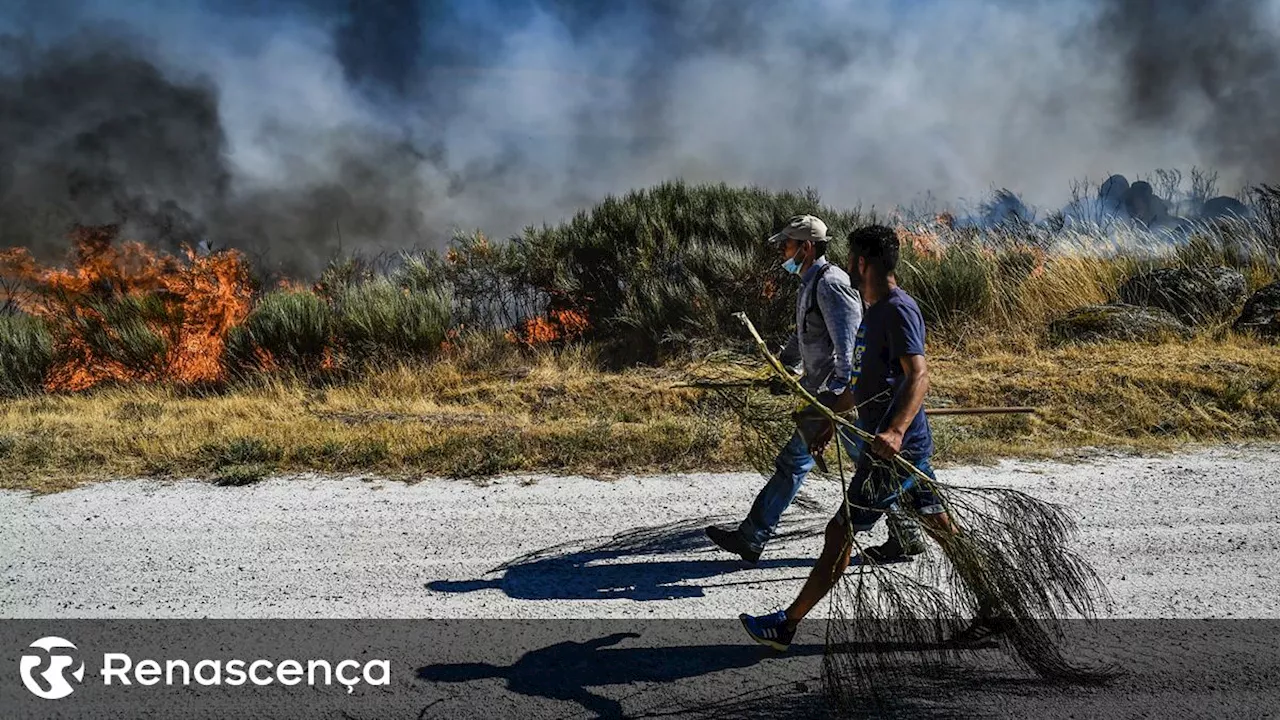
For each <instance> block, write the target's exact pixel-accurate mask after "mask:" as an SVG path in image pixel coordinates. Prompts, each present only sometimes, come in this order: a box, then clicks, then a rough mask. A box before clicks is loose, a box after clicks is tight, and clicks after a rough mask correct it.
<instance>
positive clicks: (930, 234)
mask: <svg viewBox="0 0 1280 720" xmlns="http://www.w3.org/2000/svg"><path fill="white" fill-rule="evenodd" d="M894 230H895V232H897V233H898V242H899V244H901V245H902V246H903V247H909V248H911V249H912V250H913V251H914V252H915V253H916V254H917V255H920V256H922V257H928V258H939V257H941V256H942V238H940V237H939V236H938V233H937V231H936V230H933V229H931V228H923V227H922V228H918V229H915V230H910V229H908V228H905V227H902V226H898V227H896V228H894Z"/></svg>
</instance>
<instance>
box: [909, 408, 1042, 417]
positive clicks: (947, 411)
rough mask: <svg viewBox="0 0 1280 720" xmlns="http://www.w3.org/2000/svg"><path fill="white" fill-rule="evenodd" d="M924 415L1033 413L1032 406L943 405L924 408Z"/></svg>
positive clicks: (1034, 410) (1034, 411)
mask: <svg viewBox="0 0 1280 720" xmlns="http://www.w3.org/2000/svg"><path fill="white" fill-rule="evenodd" d="M924 412H925V414H926V415H932V416H934V417H942V416H946V415H1034V414H1035V413H1036V412H1037V410H1036V409H1035V408H1033V407H944V408H925V409H924Z"/></svg>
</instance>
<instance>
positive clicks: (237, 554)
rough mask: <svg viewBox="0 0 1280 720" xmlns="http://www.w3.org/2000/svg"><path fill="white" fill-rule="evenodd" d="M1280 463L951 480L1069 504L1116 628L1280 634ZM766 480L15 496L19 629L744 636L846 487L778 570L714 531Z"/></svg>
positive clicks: (9, 544)
mask: <svg viewBox="0 0 1280 720" xmlns="http://www.w3.org/2000/svg"><path fill="white" fill-rule="evenodd" d="M1278 461H1280V447H1275V446H1251V447H1231V448H1217V449H1213V450H1201V451H1196V452H1194V453H1188V454H1182V455H1172V456H1164V457H1150V458H1148V457H1122V456H1115V455H1110V456H1102V457H1099V458H1097V459H1095V460H1092V461H1089V462H1085V463H1081V464H1063V463H1052V462H1003V463H1001V464H999V465H998V466H994V467H966V468H944V469H942V470H941V471H940V472H941V473H942V477H943V479H945V480H947V481H949V482H951V483H956V484H989V485H1002V486H1009V487H1016V488H1020V489H1023V490H1026V491H1027V492H1030V493H1032V494H1034V495H1036V496H1037V497H1040V498H1043V499H1046V500H1051V501H1054V502H1059V503H1063V504H1066V505H1068V506H1069V507H1070V508H1071V509H1072V510H1073V511H1074V512H1075V513H1076V515H1077V517H1078V519H1079V522H1080V536H1079V548H1080V549H1081V551H1082V552H1083V553H1084V554H1085V556H1086V557H1088V558H1090V559H1091V560H1092V562H1093V563H1094V564H1095V567H1096V568H1097V570H1098V571H1099V573H1100V574H1101V576H1102V578H1103V580H1104V582H1105V584H1106V586H1107V587H1108V589H1109V591H1110V593H1111V595H1112V598H1113V600H1114V604H1113V606H1112V607H1111V609H1110V610H1109V611H1108V615H1109V616H1110V617H1119V618H1280V521H1278V518H1280V495H1278V494H1277V492H1276V484H1275V468H1276V467H1277V465H1278V464H1280V462H1278ZM762 483H763V480H762V479H761V478H760V477H759V476H758V475H755V474H751V473H742V474H693V475H671V476H659V477H628V478H622V479H616V480H609V481H604V480H597V479H591V478H548V477H529V478H504V479H501V480H498V481H495V482H492V483H489V484H485V485H483V486H480V485H476V484H472V483H467V482H460V481H448V480H428V481H423V482H419V483H416V484H412V485H407V484H403V483H399V482H393V481H385V480H379V479H362V478H325V477H316V476H301V477H286V478H276V479H273V480H270V481H266V482H263V483H260V484H257V485H254V486H250V487H238V488H237V487H225V488H224V487H215V486H213V485H211V484H208V483H205V482H196V481H180V482H168V483H161V482H154V481H143V480H138V481H117V482H109V483H101V484H94V485H89V486H86V487H82V488H79V489H76V490H73V491H69V492H65V493H60V494H55V495H49V496H33V495H30V494H27V493H20V492H4V493H0V567H2V568H3V573H0V577H2V578H3V579H2V580H0V617H5V618H43V619H54V618H664V617H665V618H687V619H692V618H732V617H736V615H737V613H739V612H743V611H746V612H753V611H764V610H769V609H773V608H777V607H782V606H785V604H786V603H787V602H788V601H789V600H790V598H791V597H792V596H793V595H794V594H795V592H796V590H798V589H799V586H800V582H801V579H802V578H803V576H804V574H805V573H806V572H807V570H808V567H809V566H810V564H811V562H812V558H813V557H814V556H815V555H816V554H817V551H818V549H819V547H820V545H821V537H820V536H819V535H816V534H814V533H813V532H810V531H813V530H816V529H817V528H820V527H821V525H822V524H823V522H824V521H825V519H826V518H827V517H829V515H830V513H831V512H833V511H834V509H835V508H836V507H837V506H838V497H839V488H838V486H836V485H834V484H832V483H830V482H811V483H810V484H809V486H808V487H807V488H806V489H805V491H804V493H803V495H802V496H801V499H800V501H798V503H797V504H796V505H793V506H792V508H791V510H790V511H789V513H788V515H787V517H786V519H785V522H784V528H783V529H784V531H789V532H792V533H793V535H792V537H790V538H786V539H783V540H779V541H777V542H775V543H774V544H773V545H771V546H770V547H769V549H768V550H767V552H766V555H765V558H764V560H763V561H762V563H761V565H760V566H759V567H756V568H751V567H747V566H745V565H744V564H743V563H741V562H740V561H737V560H736V559H734V558H732V557H730V556H727V555H725V554H723V553H721V552H719V551H716V550H715V549H714V548H712V547H711V546H710V545H709V544H708V543H707V541H706V540H705V539H704V538H703V536H702V534H701V529H702V527H703V526H705V525H706V524H707V523H708V522H712V521H731V520H733V521H736V520H737V519H738V518H740V517H741V515H742V514H743V513H745V512H746V510H747V508H748V507H749V505H750V503H751V500H752V498H753V497H754V495H755V493H756V491H757V490H758V489H759V487H760V486H761V485H762Z"/></svg>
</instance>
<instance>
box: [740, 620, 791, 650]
mask: <svg viewBox="0 0 1280 720" xmlns="http://www.w3.org/2000/svg"><path fill="white" fill-rule="evenodd" d="M738 620H740V621H742V627H744V628H746V629H747V634H748V635H750V636H751V639H752V640H755V641H756V642H758V643H760V644H761V645H768V646H769V647H771V648H773V649H774V650H777V651H778V652H786V651H787V648H789V647H791V638H793V637H795V636H796V631H795V630H793V629H791V628H788V627H787V613H786V611H785V610H779V611H778V612H776V613H772V614H770V615H761V616H760V617H753V616H751V615H747V614H746V613H743V614H742V615H739V616H738Z"/></svg>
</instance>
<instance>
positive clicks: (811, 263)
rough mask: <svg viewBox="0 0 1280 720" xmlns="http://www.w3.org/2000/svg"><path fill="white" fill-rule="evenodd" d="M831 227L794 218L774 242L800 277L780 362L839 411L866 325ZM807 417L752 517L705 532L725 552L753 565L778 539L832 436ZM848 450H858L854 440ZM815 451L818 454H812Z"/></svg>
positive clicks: (847, 400) (847, 402)
mask: <svg viewBox="0 0 1280 720" xmlns="http://www.w3.org/2000/svg"><path fill="white" fill-rule="evenodd" d="M829 240H830V238H828V237H827V225H826V223H824V222H822V221H821V220H819V219H818V218H816V217H814V216H812V215H796V216H794V217H792V218H791V220H790V221H789V222H788V223H787V226H786V227H785V228H783V229H782V232H779V233H778V234H776V235H774V236H773V237H771V238H769V243H770V245H772V246H774V247H776V248H777V250H778V253H779V257H781V259H782V267H783V268H784V269H785V270H787V271H788V272H790V273H792V274H794V275H798V276H800V291H799V293H798V294H797V295H796V331H795V333H794V334H793V335H792V336H791V337H790V338H789V339H788V340H787V344H786V347H784V348H783V349H782V352H781V353H780V354H779V359H780V360H782V362H783V363H785V364H786V365H788V366H789V367H794V366H796V365H797V364H799V365H800V367H801V369H802V375H801V377H800V384H801V385H802V386H803V387H804V389H805V390H808V391H809V392H810V393H812V394H813V395H814V396H816V397H817V398H818V401H819V402H821V403H822V404H823V405H826V406H827V407H829V408H831V409H832V410H834V411H836V412H838V413H844V412H848V411H849V410H852V409H853V393H852V391H851V390H850V388H851V387H852V385H853V379H854V378H853V375H854V357H853V353H854V344H855V335H856V333H857V330H858V325H859V324H860V323H861V322H862V299H861V298H860V297H859V296H858V291H857V290H855V289H854V288H853V286H852V285H851V284H850V282H849V275H848V274H847V273H845V271H844V270H841V269H840V268H839V267H837V266H836V265H835V264H834V263H831V262H829V261H828V260H827V258H826V251H827V244H828V241H829ZM801 417H802V419H801V420H800V422H799V426H798V427H797V429H796V432H795V434H794V435H792V436H791V440H790V442H788V443H787V444H786V446H785V447H783V448H782V451H781V452H779V453H778V458H777V460H776V468H777V469H776V470H775V471H774V473H773V476H772V477H770V478H769V482H768V483H767V484H766V485H765V486H764V489H762V490H761V491H760V494H759V495H758V496H756V500H755V503H754V504H753V505H752V506H751V512H750V513H749V514H748V515H747V518H746V519H745V520H743V521H742V523H741V524H740V525H739V526H738V527H737V528H736V529H726V528H720V527H716V526H714V525H713V526H711V527H708V528H707V536H708V537H709V538H711V540H712V542H714V543H715V544H716V545H718V546H720V547H721V548H722V549H724V550H727V551H729V552H731V553H734V554H737V555H740V556H741V557H742V559H743V560H746V561H747V562H751V563H754V562H756V561H758V560H759V559H760V553H761V552H762V551H763V550H764V546H765V543H767V542H768V540H769V538H770V537H771V536H772V535H773V533H774V529H775V528H776V527H777V525H778V521H779V520H780V519H781V518H782V513H783V511H785V510H786V509H787V506H789V505H790V504H791V501H792V500H794V499H795V496H796V493H798V492H800V487H801V485H803V484H804V480H805V477H806V476H808V474H809V471H810V470H812V469H813V467H814V465H815V464H816V461H815V460H814V454H816V453H820V452H821V447H822V446H824V445H825V444H826V443H827V442H828V441H829V440H830V438H831V423H830V422H829V421H826V420H825V419H822V418H820V416H819V417H811V419H809V420H807V421H806V420H804V419H803V413H802V414H801ZM842 444H844V445H845V449H846V450H847V451H848V452H849V453H850V454H851V455H854V456H855V457H854V460H855V461H856V460H857V457H856V454H857V452H858V450H859V448H858V446H857V445H856V444H855V443H854V442H853V441H852V439H851V438H845V441H844V443H842ZM810 448H812V449H813V451H812V452H811V451H810Z"/></svg>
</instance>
